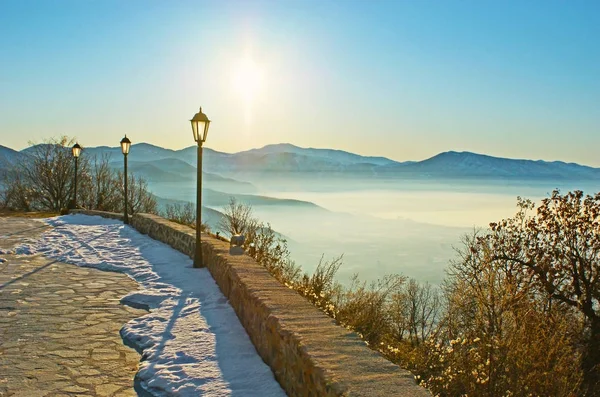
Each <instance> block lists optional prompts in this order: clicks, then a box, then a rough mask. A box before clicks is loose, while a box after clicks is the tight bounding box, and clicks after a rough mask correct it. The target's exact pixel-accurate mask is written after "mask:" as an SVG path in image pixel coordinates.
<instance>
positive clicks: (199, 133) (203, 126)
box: [190, 108, 210, 267]
mask: <svg viewBox="0 0 600 397" xmlns="http://www.w3.org/2000/svg"><path fill="white" fill-rule="evenodd" d="M190 122H191V123H192V132H193V133H194V140H195V141H196V142H197V143H198V155H197V166H196V168H197V172H198V177H197V186H196V251H195V254H194V267H204V262H203V260H202V237H201V235H202V233H201V230H200V229H201V228H202V144H203V143H204V142H205V141H206V135H207V134H208V126H209V125H210V120H209V119H208V117H206V115H205V114H204V113H202V108H200V110H199V111H198V113H196V114H195V115H194V118H193V119H191V120H190Z"/></svg>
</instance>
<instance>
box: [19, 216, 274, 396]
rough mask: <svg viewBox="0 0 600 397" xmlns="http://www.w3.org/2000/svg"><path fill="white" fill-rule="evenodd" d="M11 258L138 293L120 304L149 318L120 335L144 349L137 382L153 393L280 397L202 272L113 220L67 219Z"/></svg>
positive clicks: (130, 325) (184, 258)
mask: <svg viewBox="0 0 600 397" xmlns="http://www.w3.org/2000/svg"><path fill="white" fill-rule="evenodd" d="M45 221H46V222H47V223H48V224H50V225H52V226H54V229H51V230H50V231H48V232H45V233H44V234H42V236H41V237H40V238H39V239H38V240H31V241H27V242H25V243H24V244H22V245H20V246H18V247H17V248H15V252H14V253H15V254H17V255H34V254H43V255H45V256H46V257H49V258H53V259H57V260H59V261H62V262H66V263H72V264H76V265H79V266H90V267H95V268H98V269H104V270H110V271H118V272H123V273H125V274H127V275H129V276H130V277H132V278H133V279H134V280H136V281H137V282H138V283H139V284H140V286H141V288H142V289H141V290H138V291H136V292H133V293H131V294H129V295H127V296H126V297H124V298H123V299H122V301H123V302H124V303H129V304H131V305H134V306H136V307H140V306H145V307H148V308H149V309H150V310H151V311H150V313H149V314H147V315H145V316H143V317H139V318H137V319H134V320H132V321H130V322H129V323H128V324H126V325H125V326H124V327H123V328H122V329H121V335H122V336H123V338H124V339H125V340H126V341H127V342H128V343H130V344H132V345H134V346H135V347H136V348H137V349H138V351H143V355H142V362H141V363H140V369H139V372H138V374H137V378H138V380H139V383H140V385H141V386H142V387H143V388H145V389H146V390H148V391H150V392H152V394H154V395H157V396H163V395H164V396H166V395H178V396H265V397H267V396H285V392H284V391H283V390H282V389H281V387H280V386H279V384H278V383H277V381H276V380H275V378H274V376H273V373H272V372H271V369H270V368H269V367H268V366H267V365H266V364H265V363H264V362H263V361H262V360H261V358H260V357H259V356H258V354H257V353H256V350H255V348H254V346H253V345H252V342H251V341H250V339H249V338H248V335H247V334H246V332H245V330H244V328H243V327H242V325H241V324H240V322H239V320H238V318H237V317H236V315H235V312H234V311H233V309H232V308H231V306H230V305H229V303H228V302H227V299H226V298H225V297H224V296H223V294H221V291H220V290H219V287H218V286H217V285H216V284H215V282H214V280H213V279H212V277H211V275H210V273H209V272H208V270H206V269H194V268H193V267H192V261H191V259H190V258H188V257H187V256H185V255H184V254H182V253H180V252H178V251H175V250H174V249H172V248H170V247H169V246H167V245H165V244H163V243H160V242H158V241H155V240H153V239H151V238H149V237H147V236H145V235H142V234H140V233H138V232H137V231H136V230H135V229H133V228H131V227H129V226H125V225H123V223H121V222H119V221H115V220H110V219H104V218H100V217H95V216H94V217H92V216H85V215H68V216H62V217H57V218H50V219H46V220H45Z"/></svg>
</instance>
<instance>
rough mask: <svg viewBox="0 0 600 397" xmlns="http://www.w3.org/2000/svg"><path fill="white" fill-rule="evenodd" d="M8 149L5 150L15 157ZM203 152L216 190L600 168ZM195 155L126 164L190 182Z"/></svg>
mask: <svg viewBox="0 0 600 397" xmlns="http://www.w3.org/2000/svg"><path fill="white" fill-rule="evenodd" d="M5 149H8V148H5ZM29 149H30V148H29ZM29 149H25V150H24V151H22V153H27V151H28V150H29ZM10 150H11V149H8V150H4V152H6V153H9V154H10V155H12V156H14V153H12V152H10ZM13 152H14V151H13ZM203 153H204V157H203V170H204V171H205V172H207V175H206V176H205V177H206V181H207V182H208V183H209V184H210V183H211V182H212V183H214V184H215V185H214V186H213V187H215V188H218V189H219V190H224V188H225V187H227V186H228V187H229V188H230V189H234V191H235V192H236V193H239V192H253V191H255V190H252V189H253V186H252V185H250V184H248V182H243V181H240V180H232V179H228V178H227V177H235V178H236V179H242V180H243V179H246V178H245V174H262V173H268V174H271V175H274V174H283V175H298V174H303V173H306V174H307V175H311V176H312V177H315V178H320V177H323V176H328V175H335V176H338V177H353V176H355V175H358V176H368V177H381V178H481V177H486V178H498V179H521V180H528V179H556V180H565V179H575V180H597V179H600V169H598V168H592V167H587V166H582V165H579V164H575V163H565V162H561V161H543V160H536V161H534V160H525V159H508V158H501V157H493V156H488V155H483V154H477V153H471V152H455V151H448V152H444V153H440V154H437V155H435V156H433V157H431V158H428V159H425V160H422V161H407V162H396V161H393V160H390V159H387V158H385V157H369V156H361V155H358V154H354V153H349V152H344V151H341V150H334V149H314V148H301V147H298V146H294V145H291V144H287V143H284V144H276V145H267V146H265V147H262V148H259V149H251V150H247V151H243V152H239V153H223V152H218V151H215V150H212V149H209V148H204V152H203ZM84 155H86V156H109V158H110V159H111V163H114V166H115V167H122V165H120V164H122V154H121V151H120V148H119V147H106V146H102V147H96V148H86V149H85V150H84ZM196 156H197V147H196V146H190V147H187V148H184V149H181V150H171V149H164V148H160V147H158V146H154V145H151V144H147V143H138V144H134V145H132V148H131V152H130V154H129V161H130V163H129V164H130V167H131V170H132V172H134V173H138V174H140V175H143V176H144V177H145V178H147V179H148V180H150V181H156V182H161V181H165V182H167V181H168V182H177V181H189V180H192V179H194V178H195V177H196V176H195V172H196V171H195V165H196ZM0 161H1V158H0ZM8 162H9V160H5V163H8ZM0 166H2V164H0ZM5 166H6V165H5ZM210 174H220V175H218V176H211V175H210ZM219 178H224V179H219ZM219 184H220V185H219ZM240 184H241V185H240ZM244 184H245V185H244ZM217 185H218V187H217ZM242 185H243V186H242Z"/></svg>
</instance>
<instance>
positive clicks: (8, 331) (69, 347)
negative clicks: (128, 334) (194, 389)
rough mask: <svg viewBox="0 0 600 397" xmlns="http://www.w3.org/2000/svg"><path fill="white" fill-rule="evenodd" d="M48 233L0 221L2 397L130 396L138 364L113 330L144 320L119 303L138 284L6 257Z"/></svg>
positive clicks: (17, 221)
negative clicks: (26, 241) (23, 243)
mask: <svg viewBox="0 0 600 397" xmlns="http://www.w3.org/2000/svg"><path fill="white" fill-rule="evenodd" d="M47 229H48V226H46V225H45V224H43V223H41V222H39V221H36V220H33V219H27V218H10V217H9V218H5V217H2V218H0V250H1V251H0V252H3V253H4V254H0V396H2V397H4V396H6V397H8V396H14V397H16V396H27V397H36V396H47V395H48V396H50V395H51V396H74V395H77V396H136V395H137V394H136V392H135V391H134V389H133V378H134V375H135V373H136V371H137V369H138V363H139V360H140V356H139V354H138V353H136V352H135V350H133V349H130V348H128V347H126V346H125V345H123V341H122V339H121V337H120V335H119V330H120V328H121V327H122V326H123V324H125V323H127V322H128V321H129V320H131V319H132V318H135V317H139V316H141V315H144V314H146V313H147V312H146V311H144V310H139V309H134V308H131V307H127V306H123V305H121V304H120V302H119V299H120V298H121V297H122V296H124V295H126V294H128V293H130V292H131V291H134V290H136V289H137V288H138V287H137V284H136V283H135V282H134V281H133V280H131V279H130V278H129V277H127V276H126V275H124V274H120V273H113V272H104V271H101V270H96V269H91V268H81V267H78V266H74V265H68V264H64V263H60V262H57V261H54V260H51V259H48V258H46V257H44V256H41V255H35V256H19V255H13V254H10V248H11V247H12V246H14V245H15V244H17V243H20V242H22V241H23V240H24V239H26V238H32V237H35V236H37V235H39V234H40V233H41V232H42V231H44V230H47Z"/></svg>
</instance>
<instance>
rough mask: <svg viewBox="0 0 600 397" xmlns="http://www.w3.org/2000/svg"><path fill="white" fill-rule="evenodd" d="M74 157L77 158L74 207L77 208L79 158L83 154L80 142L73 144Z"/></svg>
mask: <svg viewBox="0 0 600 397" xmlns="http://www.w3.org/2000/svg"><path fill="white" fill-rule="evenodd" d="M72 150H73V157H74V158H75V181H74V184H75V189H74V192H73V207H74V208H77V160H78V159H79V155H80V154H81V146H79V143H77V142H75V145H73V149H72Z"/></svg>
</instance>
